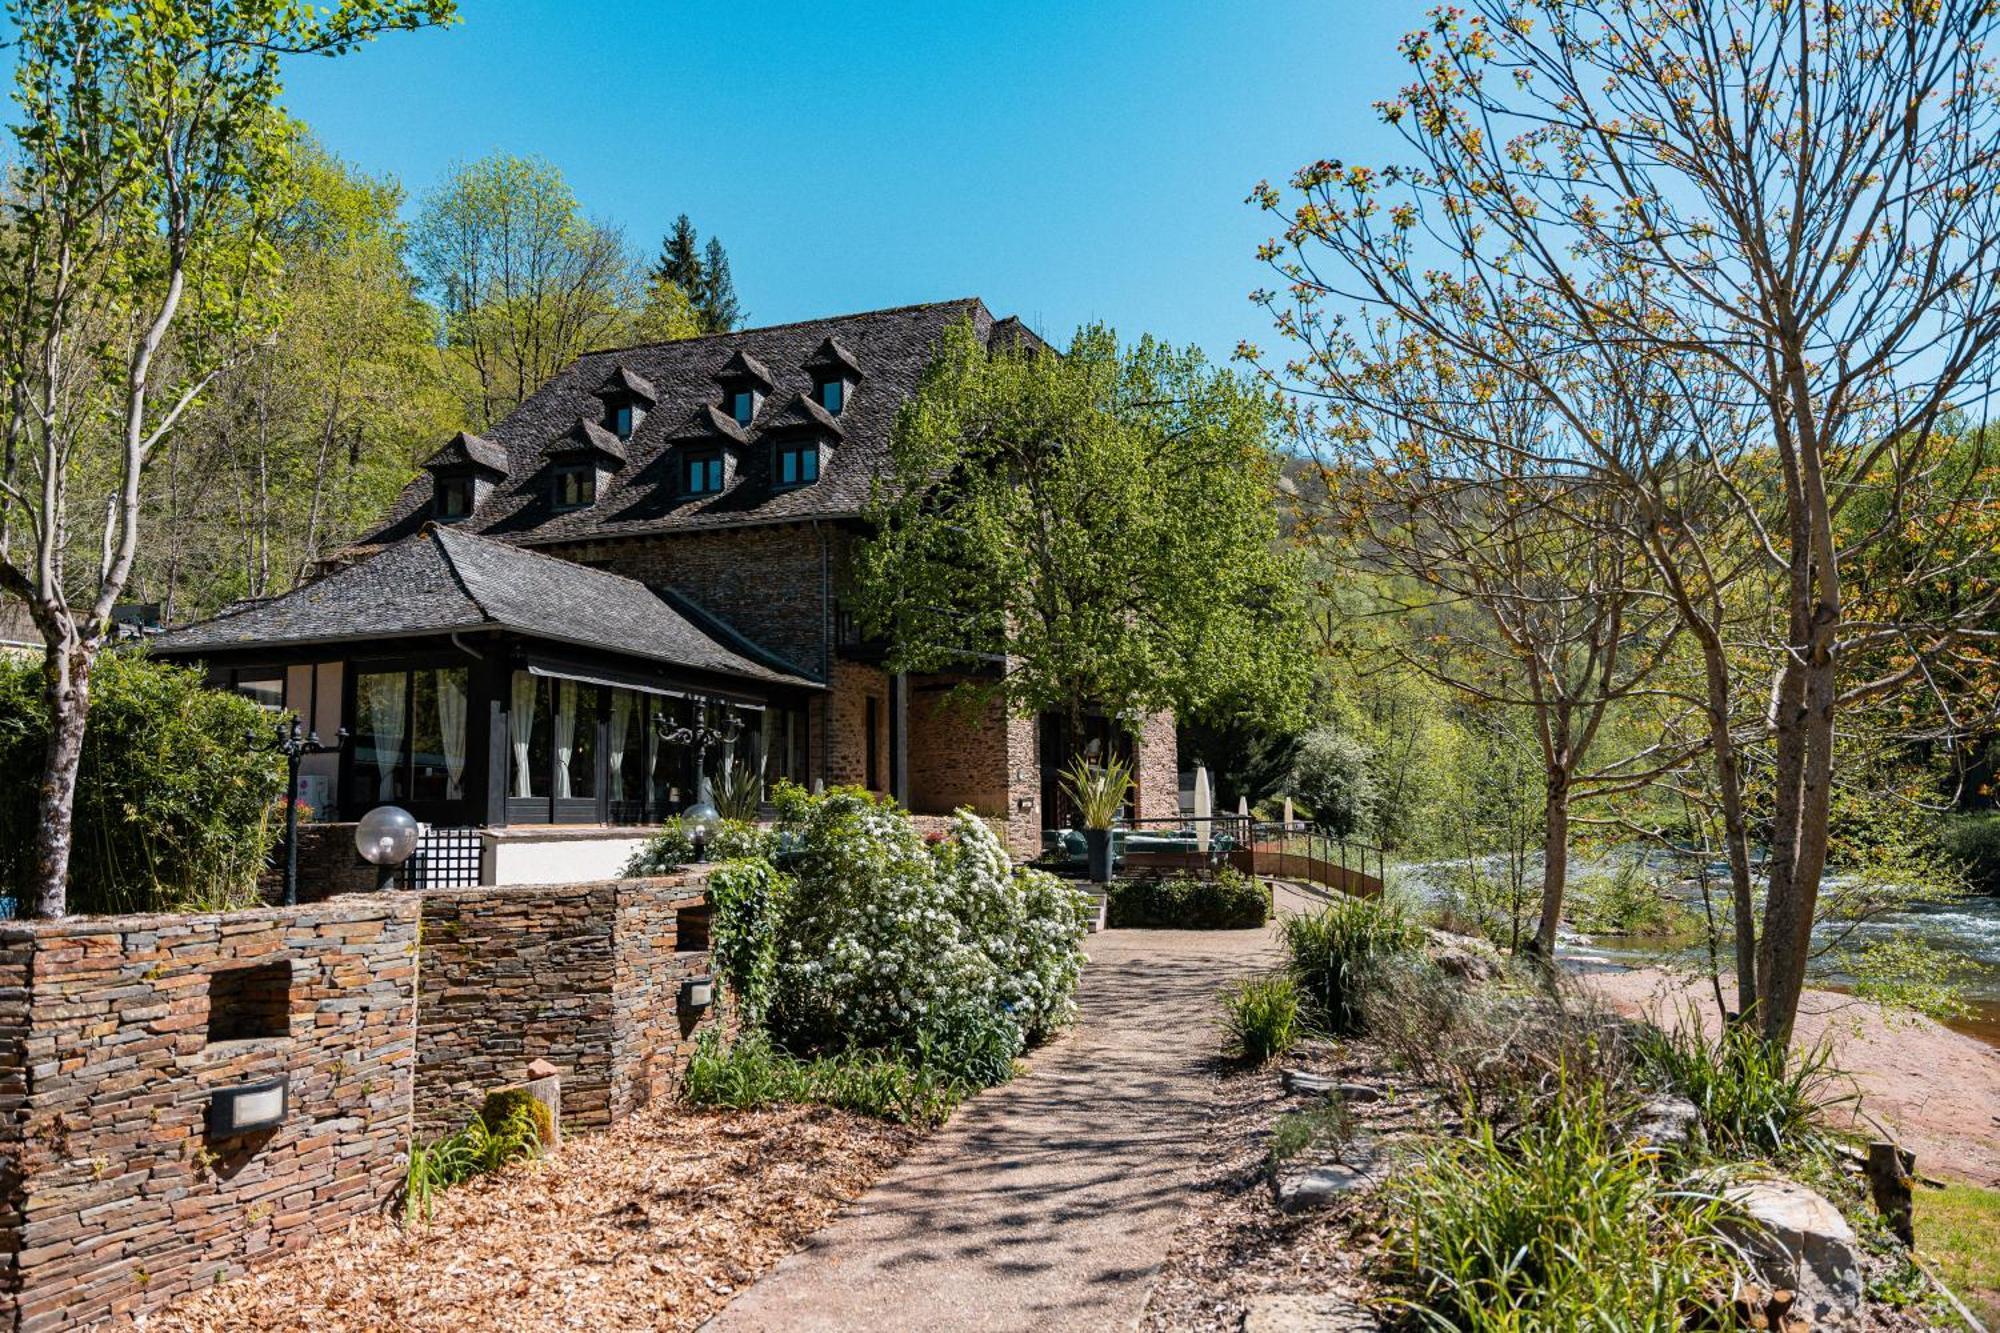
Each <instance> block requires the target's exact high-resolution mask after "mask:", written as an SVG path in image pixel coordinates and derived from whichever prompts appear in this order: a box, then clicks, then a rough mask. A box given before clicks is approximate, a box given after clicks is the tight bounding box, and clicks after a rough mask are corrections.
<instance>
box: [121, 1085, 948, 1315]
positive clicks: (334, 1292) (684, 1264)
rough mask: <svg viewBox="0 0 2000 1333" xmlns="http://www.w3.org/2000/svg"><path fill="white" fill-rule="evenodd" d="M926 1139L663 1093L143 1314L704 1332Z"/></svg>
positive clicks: (879, 1125) (830, 1113)
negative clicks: (594, 1128) (606, 1123)
mask: <svg viewBox="0 0 2000 1333" xmlns="http://www.w3.org/2000/svg"><path fill="white" fill-rule="evenodd" d="M919 1137H921V1135H920V1132H919V1131H916V1130H912V1129H908V1128H904V1127H900V1126H895V1125H889V1124H885V1123H883V1122H881V1121H878V1120H871V1119H868V1118H866V1117H862V1116H857V1115H852V1114H849V1113H847V1112H844V1111H837V1110H833V1109H831V1108H829V1107H823V1106H784V1107H774V1108H771V1109H768V1110H762V1111H707V1110H698V1109H694V1108H691V1107H686V1106H680V1105H665V1106H660V1107H655V1108H652V1109H649V1110H647V1111H645V1112H642V1113H640V1114H639V1115H637V1116H634V1117H633V1118H631V1119H630V1120H627V1121H625V1122H623V1123H621V1124H619V1125H618V1126H617V1127H615V1128H614V1129H611V1130H608V1131H604V1132H600V1133H595V1134H589V1135H580V1136H577V1137H574V1138H571V1139H569V1140H568V1141H567V1142H566V1143H565V1144H564V1145H563V1147H562V1149H561V1151H559V1152H557V1153H554V1154H552V1155H550V1156H548V1157H546V1158H543V1159H541V1160H540V1161H536V1162H529V1163H522V1164H519V1165H516V1166H513V1167H509V1168H508V1169H507V1170H505V1171H503V1172H501V1173H499V1174H497V1175H495V1176H489V1177H485V1178H483V1179H479V1180H475V1181H471V1182H469V1183H467V1184H465V1185H461V1186H460V1187H458V1188H457V1189H455V1190H452V1191H450V1192H448V1193H447V1194H445V1195H444V1196H443V1197H442V1198H441V1199H440V1200H439V1201H438V1204H437V1207H436V1210H435V1212H434V1214H433V1216H432V1218H431V1220H430V1222H428V1223H419V1224H417V1225H415V1226H413V1227H411V1228H409V1229H408V1230H405V1229H404V1228H403V1227H402V1226H401V1225H400V1224H399V1222H398V1221H396V1220H393V1219H390V1218H382V1219H377V1220H372V1221H370V1222H367V1223H363V1224H359V1225H357V1226H355V1227H354V1228H353V1229H352V1230H351V1231H350V1232H349V1233H347V1234H345V1235H337V1236H326V1237H322V1238H321V1239H320V1240H319V1241H318V1242H316V1243H315V1244H313V1245H312V1246H311V1247H310V1248H308V1249H305V1250H302V1251H300V1252H298V1253H296V1254H292V1255H288V1256H285V1257H282V1258H278V1259H274V1260H272V1261H271V1262H270V1263H268V1264H266V1265H264V1266H262V1267H260V1268H258V1269H256V1270H254V1271H253V1272H251V1273H250V1274H248V1275H246V1276H244V1277H242V1278H238V1279H236V1280H234V1281H230V1282H225V1283H222V1284H220V1285H218V1286H215V1287H212V1288H209V1289H207V1290H205V1291H201V1292H197V1293H195V1294H193V1295H191V1296H188V1297H185V1298H183V1299H182V1300H180V1301H179V1302H177V1303H175V1304H174V1305H172V1306H169V1307H168V1308H166V1309H165V1310H162V1311H158V1312H156V1313H154V1314H152V1315H151V1316H149V1317H146V1318H144V1319H143V1320H142V1321H141V1322H140V1324H139V1326H140V1327H142V1328H144V1329H146V1330H148V1333H156V1331H159V1333H164V1331H166V1330H173V1331H174V1333H183V1331H191V1330H221V1329H232V1330H240V1329H271V1330H274V1329H299V1328H311V1329H314V1330H316V1331H320V1333H347V1331H348V1330H353V1331H354V1333H360V1331H361V1330H371V1331H372V1330H381V1329H409V1330H459V1329H481V1330H485V1329H526V1328H535V1329H572V1328H574V1329H593V1330H603V1329H692V1328H694V1327H696V1326H697V1325H699V1324H700V1323H701V1322H702V1321H703V1320H704V1319H706V1318H708V1317H709V1316H710V1315H712V1314H714V1313H715V1312H716V1311H717V1310H719V1309H721V1308H722V1307H723V1306H724V1305H725V1304H727V1303H728V1301H729V1298H730V1296H731V1295H732V1294H734V1293H735V1292H736V1291H737V1290H739V1289H741V1288H743V1287H746V1286H748V1285H749V1284H750V1283H751V1282H753V1281H755V1280H756V1279H757V1277H758V1276H759V1275H761V1274H762V1273H764V1272H765V1271H766V1270H768V1269H770V1268H771V1267H772V1266H773V1265H775V1264H776V1263H777V1262H778V1261H779V1260H780V1259H782V1258H783V1257H784V1256H785V1255H786V1254H788V1253H790V1252H791V1251H792V1250H794V1249H796V1248H797V1247H798V1245H799V1243H800V1242H801V1241H802V1240H803V1239H804V1238H805V1237H806V1236H807V1235H808V1234H809V1233H811V1232H812V1231H814V1230H815V1229H817V1228H818V1227H820V1226H822V1225H824V1224H825V1223H826V1222H827V1221H828V1220H830V1219H831V1218H832V1217H833V1215H834V1214H835V1213H836V1212H838V1211H839V1210H840V1208H841V1207H842V1206H843V1205H844V1204H846V1203H847V1202H849V1201H850V1200H852V1199H854V1198H856V1197H858V1196H859V1195H860V1194H861V1193H862V1192H863V1191H865V1190H866V1189H867V1188H868V1186H869V1185H870V1184H872V1183H873V1182H874V1181H875V1180H876V1179H877V1178H878V1177H879V1176H880V1175H881V1174H882V1173H883V1172H884V1171H886V1170H887V1169H888V1168H889V1166H890V1165H891V1164H892V1163H894V1162H895V1161H896V1160H897V1159H898V1158H899V1157H901V1156H902V1155H903V1154H904V1153H906V1152H907V1151H909V1149H910V1147H911V1146H912V1145H913V1144H914V1143H915V1142H916V1140H917V1139H918V1138H919Z"/></svg>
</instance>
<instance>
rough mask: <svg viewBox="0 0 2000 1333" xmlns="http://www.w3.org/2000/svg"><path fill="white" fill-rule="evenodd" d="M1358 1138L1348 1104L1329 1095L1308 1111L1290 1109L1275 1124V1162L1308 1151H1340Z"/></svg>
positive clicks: (1273, 1154) (1287, 1160)
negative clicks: (1355, 1136)
mask: <svg viewBox="0 0 2000 1333" xmlns="http://www.w3.org/2000/svg"><path fill="white" fill-rule="evenodd" d="M1353 1138H1354V1117H1353V1116H1351V1115H1349V1114H1348V1111H1347V1103H1346V1102H1344V1101H1342V1100H1341V1099H1340V1098H1338V1097H1328V1098H1326V1099H1325V1100H1323V1101H1322V1102H1320V1104H1319V1105H1317V1106H1314V1107H1311V1108H1309V1109H1307V1110H1304V1111H1288V1112H1286V1113H1285V1114H1284V1115H1281V1116H1279V1117H1278V1119H1277V1121H1276V1123H1274V1124H1273V1125H1272V1126H1271V1165H1272V1166H1274V1167H1275V1166H1278V1165H1280V1164H1282V1163H1284V1162H1289V1161H1291V1160H1292V1159H1293V1158H1294V1157H1302V1156H1304V1155H1305V1154H1307V1153H1318V1152H1328V1153H1337V1152H1339V1151H1340V1150H1341V1149H1342V1148H1345V1147H1346V1146H1347V1145H1348V1144H1349V1143H1350V1142H1351V1141H1352V1140H1353Z"/></svg>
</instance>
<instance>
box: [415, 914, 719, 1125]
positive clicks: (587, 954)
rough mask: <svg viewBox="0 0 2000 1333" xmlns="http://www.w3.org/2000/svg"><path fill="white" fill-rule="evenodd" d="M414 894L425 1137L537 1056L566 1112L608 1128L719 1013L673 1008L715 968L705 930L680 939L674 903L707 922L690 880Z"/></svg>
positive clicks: (669, 1074) (674, 1065)
mask: <svg viewBox="0 0 2000 1333" xmlns="http://www.w3.org/2000/svg"><path fill="white" fill-rule="evenodd" d="M420 896H421V898H422V899H423V904H424V907H423V916H424V930H423V945H422V949H421V951H420V959H419V968H418V1001H417V1090H416V1107H415V1116H416V1124H417V1128H418V1130H419V1132H421V1133H424V1134H436V1133H442V1132H445V1131H448V1130H451V1129H455V1128H456V1127H457V1126H459V1125H460V1124H463V1123H464V1122H465V1120H466V1119H467V1118H468V1117H470V1116H471V1114H472V1113H473V1112H474V1111H475V1110H477V1109H478V1104H479V1101H480V1099H481V1098H482V1097H483V1096H484V1095H485V1094H486V1093H487V1092H488V1091H489V1090H491V1089H493V1088H496V1087H500V1086H503V1085H506V1084H511V1083H518V1082H520V1081H521V1080H522V1079H523V1078H525V1077H526V1076H527V1067H528V1065H529V1064H530V1063H531V1062H533V1061H535V1060H547V1061H548V1062H549V1063H550V1064H553V1065H554V1066H555V1067H556V1068H557V1070H559V1071H560V1073H561V1076H562V1100H563V1118H564V1120H565V1121H566V1122H568V1123H569V1124H570V1125H572V1126H576V1127H590V1126H602V1125H607V1124H610V1123H611V1122H612V1121H614V1120H617V1119H619V1118H620V1117H622V1116H624V1115H626V1114H628V1113H630V1112H631V1111H632V1110H634V1109H636V1108H638V1107H640V1106H643V1105H645V1104H646V1102H648V1101H650V1100H652V1099H653V1098H655V1097H657V1096H659V1095H661V1094H662V1093H663V1092H665V1091H666V1090H667V1089H669V1088H670V1087H671V1086H672V1085H673V1084H674V1082H675V1081H677V1080H678V1078H679V1075H680V1070H681V1068H682V1066H683V1065H684V1064H685V1056H686V1053H687V1051H688V1050H689V1049H690V1047H691V1045H692V1042H693V1040H694V1036H695V1034H696V1031H697V1029H698V1027H699V1026H701V1025H702V1024H713V1023H715V1022H717V1021H721V1019H720V1008H719V1006H718V1007H717V1008H711V1009H709V1010H708V1011H706V1012H705V1013H700V1014H683V1013H681V1012H680V1010H679V1007H678V1006H679V997H680V988H681V983H682V982H683V981H685V980H687V979H688V978H690V977H694V976H707V975H710V966H711V963H710V956H709V954H708V952H707V939H706V930H705V929H703V930H701V932H700V934H701V936H702V938H701V939H700V940H699V943H700V944H701V946H702V947H701V948H700V949H699V950H682V949H681V948H680V945H681V943H682V941H681V939H680V928H679V927H680V922H679V913H680V912H682V911H683V910H689V911H690V912H696V911H700V912H703V913H704V914H703V915H702V916H701V918H700V919H701V920H703V921H704V922H705V909H703V901H704V899H703V889H702V887H701V885H700V883H699V882H698V880H696V879H693V878H691V877H688V876H676V877H667V878H664V879H657V880H608V881H603V882H600V883H595V884H563V885H545V886H541V887H538V888H535V889H532V890H526V889H521V888H497V889H495V888H483V889H431V890H426V891H425V892H424V893H422V894H421V895H420ZM693 933H694V932H692V931H690V934H691V935H692V934H693ZM688 942H690V943H693V942H696V941H694V940H690V941H688ZM717 996H718V1001H720V990H719V988H718V991H717Z"/></svg>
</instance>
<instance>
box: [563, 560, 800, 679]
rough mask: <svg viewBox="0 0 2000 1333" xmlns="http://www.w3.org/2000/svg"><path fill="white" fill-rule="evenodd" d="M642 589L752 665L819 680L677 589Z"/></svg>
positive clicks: (650, 586)
mask: <svg viewBox="0 0 2000 1333" xmlns="http://www.w3.org/2000/svg"><path fill="white" fill-rule="evenodd" d="M537 554H539V552H537ZM644 586H645V588H646V591H648V592H650V593H652V594H653V596H655V597H657V598H659V599H660V600H661V601H663V602H665V603H666V604H667V605H668V606H670V607H672V608H673V609H674V610H675V611H677V612H679V613H680V615H681V618H682V619H683V620H686V621H688V622H689V623H690V624H692V625H693V626H694V627H695V628H696V629H698V630H701V631H703V632H704V633H706V634H707V635H709V637H711V638H716V639H727V640H729V641H730V642H732V643H734V644H735V645H736V649H737V651H738V652H740V653H742V654H744V655H745V656H747V657H749V658H750V659H752V660H753V661H757V662H761V663H762V664H763V665H765V666H767V667H771V668H774V669H775V670H778V671H788V672H790V673H791V674H792V675H795V676H803V677H804V678H805V679H807V680H810V681H819V680H820V677H819V676H818V675H816V674H814V673H813V672H811V671H808V670H806V669H805V668H804V667H802V666H800V665H799V664H798V663H797V662H794V661H792V660H791V659H790V658H788V657H785V656H783V655H782V654H779V653H776V652H773V651H772V650H771V649H769V648H766V647H765V646H764V645H763V644H761V643H759V642H757V641H756V640H755V639H753V638H751V637H750V636H749V635H747V634H745V633H744V632H743V631H742V630H740V629H738V628H736V626H734V625H732V624H730V623H729V622H728V621H727V620H724V619H723V618H722V617H721V616H719V615H717V614H715V612H713V611H711V610H709V609H708V608H707V607H705V606H703V605H702V604H701V603H700V602H697V601H696V600H695V599H694V598H692V597H690V596H688V595H687V594H686V593H684V592H682V591H681V590H680V589H679V588H676V587H673V586H672V585H671V584H665V583H662V584H657V585H656V584H651V583H648V584H646V585H644Z"/></svg>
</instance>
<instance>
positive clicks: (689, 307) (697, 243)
mask: <svg viewBox="0 0 2000 1333" xmlns="http://www.w3.org/2000/svg"><path fill="white" fill-rule="evenodd" d="M647 289H648V293H649V298H648V302H647V313H648V316H649V317H652V318H656V319H657V318H663V317H668V316H671V318H672V319H673V322H674V324H675V325H676V326H677V328H678V327H679V326H681V325H682V324H683V323H684V325H685V327H686V329H687V331H686V332H679V331H676V332H671V333H656V332H651V331H649V332H647V333H646V335H645V336H647V337H649V338H654V337H658V338H692V337H698V336H700V335H702V334H706V333H728V332H729V331H730V330H732V329H734V328H736V327H737V326H738V325H739V324H740V323H742V318H743V316H742V311H741V310H740V309H739V308H738V305H737V301H736V280H735V279H734V278H733V277H731V276H730V272H729V255H728V253H727V252H726V251H725V250H724V249H723V248H722V242H721V241H720V240H718V239H716V238H715V237H713V236H711V237H709V240H708V245H707V246H706V247H705V248H704V247H703V246H702V245H701V237H700V234H699V233H698V232H696V231H695V226H694V223H692V222H690V221H689V220H688V215H687V214H685V213H683V214H681V215H680V216H679V217H677V218H675V219H674V226H673V230H672V231H670V232H668V233H667V235H666V238H665V239H664V240H662V241H661V242H660V256H659V258H658V259H656V260H654V261H653V267H652V269H651V270H650V271H649V272H648V273H647ZM669 293H671V295H668V294H669ZM655 300H658V301H659V304H660V309H659V310H658V311H657V312H656V311H655V309H654V302H655ZM683 307H684V310H683Z"/></svg>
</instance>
